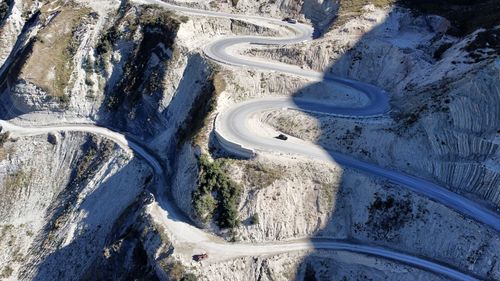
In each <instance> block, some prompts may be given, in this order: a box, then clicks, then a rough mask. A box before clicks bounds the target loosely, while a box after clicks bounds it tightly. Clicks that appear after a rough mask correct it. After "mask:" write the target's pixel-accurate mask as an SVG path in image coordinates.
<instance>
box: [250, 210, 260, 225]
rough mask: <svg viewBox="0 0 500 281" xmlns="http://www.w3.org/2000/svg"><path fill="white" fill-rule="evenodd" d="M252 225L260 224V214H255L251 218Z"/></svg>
mask: <svg viewBox="0 0 500 281" xmlns="http://www.w3.org/2000/svg"><path fill="white" fill-rule="evenodd" d="M250 223H251V224H253V225H256V224H259V223H260V221H259V214H257V213H255V214H253V215H252V216H251V217H250Z"/></svg>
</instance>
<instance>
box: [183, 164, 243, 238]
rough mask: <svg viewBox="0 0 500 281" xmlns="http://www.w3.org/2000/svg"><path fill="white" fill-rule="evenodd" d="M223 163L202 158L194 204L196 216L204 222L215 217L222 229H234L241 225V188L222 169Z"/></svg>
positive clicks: (194, 193)
mask: <svg viewBox="0 0 500 281" xmlns="http://www.w3.org/2000/svg"><path fill="white" fill-rule="evenodd" d="M222 161H224V160H216V161H213V162H212V161H210V159H209V158H208V156H207V155H201V156H200V158H199V162H198V164H199V167H200V174H199V176H198V187H197V189H196V190H195V191H194V192H193V202H192V203H193V207H194V209H195V211H196V214H197V215H198V216H199V217H200V218H202V219H203V220H205V221H206V219H207V218H211V217H214V218H215V222H216V224H217V225H218V226H219V227H220V228H234V227H237V226H238V225H239V223H240V221H239V218H238V205H239V201H240V197H241V186H240V185H238V184H237V183H235V182H234V181H233V180H231V179H230V178H229V177H228V176H227V175H226V172H225V171H224V170H223V168H222V167H221V162H222ZM212 199H213V200H214V201H212ZM214 203H215V204H214Z"/></svg>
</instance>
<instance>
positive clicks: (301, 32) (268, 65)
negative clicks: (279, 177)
mask: <svg viewBox="0 0 500 281" xmlns="http://www.w3.org/2000/svg"><path fill="white" fill-rule="evenodd" d="M139 2H146V3H150V4H158V5H161V6H163V7H165V8H168V9H172V10H175V11H178V12H183V13H187V14H192V15H201V16H213V17H225V18H237V19H243V20H260V21H266V22H271V23H274V24H276V25H278V26H286V27H287V28H289V29H292V30H294V32H295V33H296V35H295V36H291V37H285V38H265V37H254V36H238V37H227V38H223V39H219V40H216V41H214V42H212V43H211V44H209V45H208V46H207V47H206V48H205V50H204V51H205V54H206V55H207V56H208V57H209V58H211V59H213V60H215V61H217V62H219V63H224V64H231V65H235V66H242V67H253V68H258V69H264V70H270V71H277V72H283V73H288V74H292V75H299V76H303V77H307V78H310V79H316V80H325V81H326V83H332V84H341V85H343V86H348V87H351V88H353V89H355V90H356V91H358V92H359V93H360V94H364V95H366V96H367V97H368V99H369V101H370V102H369V104H368V105H367V106H365V107H362V108H342V107H335V106H327V105H322V104H318V103H315V102H314V101H310V100H300V99H294V100H292V99H286V98H265V99H258V100H252V101H247V102H244V103H241V104H237V105H235V106H234V107H232V108H230V109H228V110H227V111H225V112H223V113H221V114H220V115H219V116H218V118H217V120H216V135H217V138H218V139H219V141H220V142H221V144H222V145H223V146H224V147H226V148H227V149H228V150H230V151H231V152H233V153H235V154H240V155H241V154H244V155H247V156H248V155H252V154H254V153H256V152H258V151H270V150H271V151H280V152H283V153H290V154H301V155H306V156H307V157H311V158H314V159H319V160H328V161H330V160H332V159H333V160H334V161H336V162H337V163H339V164H341V165H345V166H348V167H351V168H354V169H357V170H361V171H363V172H366V173H369V174H372V175H375V176H379V177H383V178H387V179H389V180H391V181H394V182H398V183H401V184H403V185H404V186H406V187H407V188H409V189H410V190H412V191H415V192H418V193H420V194H423V195H426V196H428V197H429V198H431V199H433V200H435V201H438V202H440V203H442V204H445V205H447V206H449V207H451V208H453V209H455V210H457V211H459V212H461V213H463V214H465V215H468V216H470V217H471V218H474V219H476V220H478V221H481V222H483V223H485V224H487V225H489V226H492V227H493V228H495V229H496V230H499V229H500V219H499V216H498V215H497V214H495V213H493V212H491V211H489V210H488V209H486V208H484V207H482V206H480V205H478V204H476V203H474V202H472V201H470V200H468V199H465V198H463V197H461V196H459V195H457V194H454V193H452V192H450V191H448V190H446V189H444V188H442V187H439V186H437V185H435V184H432V183H430V182H427V181H425V180H422V179H418V178H415V177H413V176H410V175H406V174H403V173H399V172H395V171H389V170H385V169H383V168H381V167H378V166H375V165H373V164H369V163H365V162H362V161H359V160H356V159H353V158H352V157H350V156H347V155H342V154H338V153H336V152H330V151H324V150H323V149H321V148H320V147H318V146H301V147H297V146H294V145H291V144H289V143H288V142H283V141H278V140H275V139H270V138H266V137H264V136H258V135H255V134H254V132H250V131H249V130H248V128H247V127H246V125H245V124H247V122H246V121H247V120H248V118H249V116H250V115H251V114H254V113H257V112H260V111H264V110H270V109H279V108H294V109H299V110H304V111H314V112H322V113H327V114H333V115H340V116H355V117H365V118H366V117H373V116H379V115H381V114H384V113H385V112H387V110H388V109H389V107H388V98H387V96H386V94H385V93H384V91H382V90H380V89H378V88H376V87H374V86H372V85H368V84H364V83H360V82H356V81H352V80H348V79H341V78H335V77H324V76H323V75H322V74H321V73H317V72H313V71H305V70H303V69H300V68H299V67H296V66H290V65H285V64H281V63H273V62H262V61H258V60H252V59H251V58H245V57H239V56H235V55H232V54H229V53H228V52H226V51H225V50H227V49H228V48H229V47H231V46H234V45H235V44H243V43H258V44H278V43H279V44H291V43H297V42H301V41H305V40H309V39H311V34H312V29H311V28H310V27H309V26H307V25H302V24H296V25H292V24H287V23H284V22H282V21H280V20H276V19H268V18H263V17H257V16H244V15H232V14H227V13H219V12H212V11H205V10H197V9H193V8H187V7H179V6H174V5H171V4H166V3H164V2H161V1H156V0H142V1H139ZM0 126H1V127H2V131H9V132H10V133H11V134H12V135H14V136H33V135H40V134H46V133H49V132H53V131H75V132H88V133H93V134H97V135H100V136H103V137H106V138H108V139H110V140H113V141H114V142H116V143H117V144H118V145H120V146H121V147H122V148H124V149H125V150H132V151H133V152H134V153H135V154H136V155H138V156H140V157H142V158H144V159H145V160H146V161H147V162H148V164H149V165H151V167H152V169H153V170H154V172H155V176H156V181H157V182H158V183H163V182H165V178H164V170H163V168H162V165H161V162H160V161H159V160H158V158H157V157H156V156H155V155H154V154H153V153H151V152H150V151H149V150H148V149H146V148H145V146H144V145H142V144H140V143H138V142H136V141H134V140H131V139H130V138H128V137H126V136H125V135H124V134H122V133H119V132H116V131H113V130H110V129H107V128H104V127H99V126H97V125H94V124H58V125H46V126H43V124H40V126H37V127H34V126H29V127H26V126H19V125H15V124H13V123H11V122H9V121H6V120H0ZM156 199H157V203H153V204H151V206H150V207H149V208H151V211H152V212H153V213H156V214H157V215H158V216H156V217H157V218H158V217H159V218H161V220H162V224H163V225H164V226H165V228H166V230H167V231H168V232H169V235H170V236H171V238H172V241H174V242H175V243H181V244H183V245H187V246H188V247H189V245H191V246H192V247H193V248H196V249H202V250H205V251H207V252H209V253H213V254H214V255H217V256H219V257H222V258H234V257H239V256H257V255H270V254H277V253H285V252H290V251H304V250H315V249H328V250H338V251H348V252H355V253H360V254H367V255H371V256H375V257H381V258H384V259H390V260H394V261H397V262H401V263H404V264H408V265H411V266H415V267H418V268H422V269H424V270H427V271H431V272H434V273H437V274H440V275H443V276H447V277H449V278H452V279H454V280H477V279H476V278H474V277H473V276H470V275H468V274H465V273H463V272H460V271H459V270H457V269H453V268H451V267H449V266H446V265H443V264H440V263H437V262H434V261H431V260H426V259H423V258H420V257H416V256H412V255H409V254H405V253H401V252H397V251H394V250H389V249H383V248H380V247H377V246H372V245H364V244H361V243H357V242H352V241H339V240H333V239H316V238H313V239H307V240H305V239H300V240H294V241H287V242H277V243H263V244H245V243H227V242H225V241H222V240H221V239H220V238H218V237H215V236H213V235H211V234H209V233H206V232H204V231H202V230H201V229H198V228H196V227H194V226H192V225H191V224H190V223H189V222H187V221H186V220H185V219H184V215H183V214H182V213H181V212H180V211H179V210H178V209H177V207H176V206H175V204H174V203H173V202H171V201H168V200H167V199H166V197H164V196H158V195H157V198H156Z"/></svg>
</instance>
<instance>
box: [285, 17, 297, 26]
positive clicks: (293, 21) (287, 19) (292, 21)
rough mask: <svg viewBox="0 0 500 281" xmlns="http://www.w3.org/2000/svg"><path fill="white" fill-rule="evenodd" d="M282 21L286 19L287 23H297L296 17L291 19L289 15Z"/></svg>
mask: <svg viewBox="0 0 500 281" xmlns="http://www.w3.org/2000/svg"><path fill="white" fill-rule="evenodd" d="M283 21H286V22H288V23H293V24H295V23H297V20H296V19H292V18H289V17H286V18H284V19H283Z"/></svg>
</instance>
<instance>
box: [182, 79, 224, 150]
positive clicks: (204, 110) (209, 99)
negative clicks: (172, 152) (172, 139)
mask: <svg viewBox="0 0 500 281" xmlns="http://www.w3.org/2000/svg"><path fill="white" fill-rule="evenodd" d="M217 76H218V75H217V74H216V75H214V77H211V78H209V79H208V81H207V84H206V85H205V86H204V87H203V88H202V90H201V93H200V94H199V95H198V96H197V97H196V99H195V100H194V101H193V104H192V106H191V109H190V110H189V114H188V115H187V117H186V120H184V122H182V125H181V127H180V128H179V131H178V133H177V135H178V141H177V144H178V145H182V144H184V143H185V142H186V141H193V143H194V144H201V143H202V136H201V134H200V131H201V129H202V128H204V127H205V126H206V125H207V122H208V117H209V116H210V113H211V112H213V110H214V109H215V108H216V107H217V96H218V93H220V92H219V91H218V88H219V87H221V86H220V85H219V84H220V83H221V82H220V81H219V79H220V78H217Z"/></svg>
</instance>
